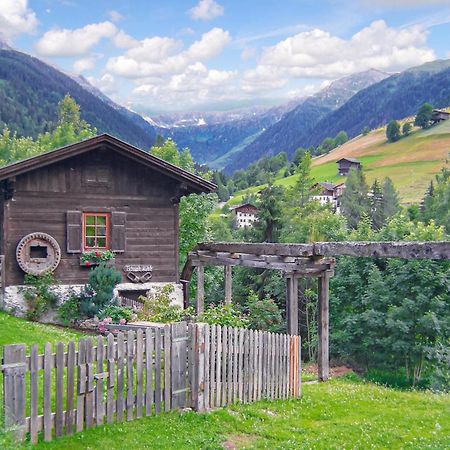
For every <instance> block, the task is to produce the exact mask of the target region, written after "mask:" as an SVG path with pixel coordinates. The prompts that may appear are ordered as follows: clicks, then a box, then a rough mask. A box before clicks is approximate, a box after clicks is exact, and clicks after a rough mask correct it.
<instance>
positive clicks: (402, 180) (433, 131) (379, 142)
mask: <svg viewBox="0 0 450 450" xmlns="http://www.w3.org/2000/svg"><path fill="white" fill-rule="evenodd" d="M449 152H450V120H448V121H446V122H444V123H442V124H440V125H437V126H435V127H432V128H430V129H428V130H425V131H423V130H416V131H414V132H413V133H412V134H411V135H410V136H408V137H406V138H403V139H401V140H400V141H398V142H395V143H392V144H388V143H387V142H386V136H385V129H384V128H380V129H378V130H375V131H372V132H371V133H369V134H368V135H367V136H358V137H356V138H355V139H352V140H351V141H349V142H347V143H346V144H344V145H342V146H341V147H339V148H337V149H335V150H333V151H332V152H330V153H329V154H327V155H324V156H321V157H318V158H315V159H314V160H313V164H312V165H313V168H312V174H313V176H314V177H315V178H316V179H317V180H318V181H331V182H337V181H339V180H343V178H342V177H338V176H337V175H336V168H337V166H336V161H337V160H338V159H340V158H342V157H344V156H346V157H353V158H358V159H359V160H360V161H361V162H362V164H363V167H364V171H365V173H366V176H367V180H368V182H369V183H370V182H372V181H373V180H374V179H375V178H377V179H379V180H381V179H383V178H384V177H387V176H389V177H390V178H391V179H392V180H393V182H394V184H395V186H396V187H397V189H398V190H399V192H400V197H401V201H402V203H417V202H419V201H420V200H421V198H422V197H423V194H424V192H425V190H426V188H427V186H428V184H429V182H430V180H431V179H432V178H433V176H434V175H435V174H436V173H437V172H439V170H440V169H441V167H442V165H443V163H444V161H445V160H446V158H447V157H448V155H449ZM295 180H296V176H295V175H293V176H290V177H287V178H281V179H278V180H277V181H276V184H279V185H282V186H284V187H289V186H292V185H294V183H295ZM260 189H261V186H258V187H252V188H249V189H247V190H245V191H241V192H238V193H236V195H235V196H234V197H233V199H231V200H230V202H229V204H230V205H235V204H239V203H240V202H241V201H242V198H243V197H244V195H245V193H247V192H248V193H250V192H257V191H258V190H260Z"/></svg>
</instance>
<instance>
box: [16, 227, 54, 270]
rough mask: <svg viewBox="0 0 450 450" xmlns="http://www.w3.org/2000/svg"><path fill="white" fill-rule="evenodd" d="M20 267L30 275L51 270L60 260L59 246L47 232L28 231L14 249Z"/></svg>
mask: <svg viewBox="0 0 450 450" xmlns="http://www.w3.org/2000/svg"><path fill="white" fill-rule="evenodd" d="M16 259H17V262H18V263H19V266H20V268H21V269H22V270H23V271H24V272H25V273H28V274H30V275H42V274H43V273H45V272H53V271H54V270H55V269H56V268H57V267H58V265H59V262H60V261H61V248H60V246H59V244H58V242H57V241H56V239H55V238H53V237H52V236H50V235H49V234H47V233H40V232H38V233H30V234H27V235H26V236H25V237H23V238H22V239H21V241H20V242H19V244H18V245H17V249H16Z"/></svg>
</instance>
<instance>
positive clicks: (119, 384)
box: [116, 333, 125, 422]
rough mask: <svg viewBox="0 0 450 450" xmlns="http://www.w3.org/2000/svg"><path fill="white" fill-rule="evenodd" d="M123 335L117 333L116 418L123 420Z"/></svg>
mask: <svg viewBox="0 0 450 450" xmlns="http://www.w3.org/2000/svg"><path fill="white" fill-rule="evenodd" d="M124 371H125V335H124V333H118V334H117V401H116V405H117V406H116V410H117V411H116V420H117V422H123V412H124V410H125V399H124V388H125V380H124V376H125V373H124Z"/></svg>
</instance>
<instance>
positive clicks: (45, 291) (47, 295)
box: [22, 272, 58, 321]
mask: <svg viewBox="0 0 450 450" xmlns="http://www.w3.org/2000/svg"><path fill="white" fill-rule="evenodd" d="M24 283H25V285H26V287H25V288H23V290H22V293H23V296H24V298H25V300H26V302H27V305H28V310H27V312H26V318H27V319H28V320H34V321H36V320H39V319H40V318H41V317H42V316H43V315H44V314H45V313H46V312H47V311H48V310H49V309H51V308H53V307H55V306H56V304H57V303H58V297H57V295H56V294H55V293H54V292H52V287H53V286H54V285H55V284H57V283H56V280H55V277H54V276H53V274H52V273H50V272H47V273H45V274H43V275H39V276H34V275H25V278H24Z"/></svg>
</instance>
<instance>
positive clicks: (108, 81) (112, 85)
mask: <svg viewBox="0 0 450 450" xmlns="http://www.w3.org/2000/svg"><path fill="white" fill-rule="evenodd" d="M87 80H88V81H89V83H91V84H92V86H94V87H96V88H97V89H100V90H101V91H102V92H104V93H105V94H113V93H115V92H116V88H117V83H116V79H115V78H114V77H113V76H112V75H111V74H110V73H105V74H104V75H102V76H101V77H100V78H98V79H97V78H95V77H87Z"/></svg>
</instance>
